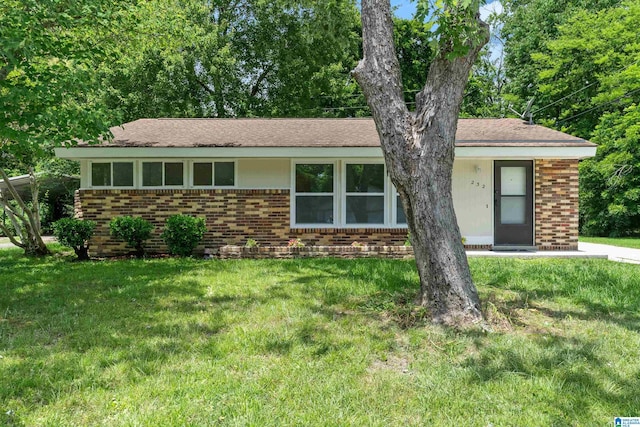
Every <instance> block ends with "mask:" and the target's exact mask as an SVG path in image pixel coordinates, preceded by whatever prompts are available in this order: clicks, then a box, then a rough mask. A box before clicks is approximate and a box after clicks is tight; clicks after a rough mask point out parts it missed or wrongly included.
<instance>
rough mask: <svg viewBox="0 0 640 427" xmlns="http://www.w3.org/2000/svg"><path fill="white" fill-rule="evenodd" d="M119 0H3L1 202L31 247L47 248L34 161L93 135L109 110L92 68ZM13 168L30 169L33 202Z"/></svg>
mask: <svg viewBox="0 0 640 427" xmlns="http://www.w3.org/2000/svg"><path fill="white" fill-rule="evenodd" d="M114 5H116V2H109V1H106V0H105V1H99V0H97V1H77V2H59V1H54V0H37V1H36V0H6V1H3V2H2V3H0V105H2V111H0V176H1V177H2V179H3V180H4V182H5V184H6V187H7V189H6V190H3V191H2V193H1V194H0V205H2V208H3V210H4V211H5V212H6V214H7V216H8V217H9V218H10V220H11V223H12V226H11V227H6V226H4V225H3V226H2V231H3V232H4V233H5V234H7V235H8V236H9V238H10V239H11V241H12V242H13V243H14V244H16V245H17V246H19V247H21V248H23V249H24V250H25V253H27V254H46V253H48V250H47V247H46V245H45V244H44V242H43V241H42V238H41V236H40V233H41V231H40V214H39V207H38V200H37V196H38V187H37V180H36V178H35V172H34V165H35V162H36V161H37V160H38V159H39V158H40V157H41V156H43V155H46V153H47V152H49V149H50V148H51V147H52V146H54V145H61V144H66V143H68V142H69V141H70V140H75V139H83V140H86V141H92V140H95V139H96V138H97V137H98V136H100V135H102V134H104V133H105V132H106V130H107V129H108V122H109V117H108V114H107V112H106V110H105V109H104V108H102V107H101V103H100V102H99V98H100V97H99V95H97V94H96V88H98V87H99V86H98V85H95V84H94V83H95V79H94V78H93V73H92V70H94V69H95V66H96V62H95V60H96V58H97V57H99V56H100V55H101V54H102V51H101V48H100V46H102V44H103V43H102V41H103V37H104V36H105V34H106V33H107V31H106V30H107V29H108V28H110V27H111V26H112V25H114V24H115V23H116V22H117V16H116V15H115V14H114V13H113V10H114ZM8 168H11V169H13V170H14V171H21V172H23V173H25V172H28V173H29V174H30V175H31V194H32V195H33V197H34V198H33V200H32V201H31V203H27V202H26V201H24V200H22V197H21V196H20V194H19V193H18V192H17V191H16V189H15V188H14V187H13V185H11V183H10V181H9V179H8V178H9V176H8V173H7V171H8Z"/></svg>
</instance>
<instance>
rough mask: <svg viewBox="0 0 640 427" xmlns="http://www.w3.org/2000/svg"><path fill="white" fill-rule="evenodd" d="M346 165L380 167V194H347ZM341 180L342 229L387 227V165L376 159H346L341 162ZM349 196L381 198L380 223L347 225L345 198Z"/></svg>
mask: <svg viewBox="0 0 640 427" xmlns="http://www.w3.org/2000/svg"><path fill="white" fill-rule="evenodd" d="M347 165H382V175H383V176H382V178H383V181H382V182H383V189H382V192H379V193H354V192H347ZM341 169H342V177H341V178H342V179H341V182H340V186H341V189H342V194H341V195H340V198H341V204H342V210H341V224H342V226H343V227H344V228H382V227H388V226H389V225H390V224H389V214H388V210H387V209H388V206H389V203H388V201H387V193H388V188H389V177H388V176H387V165H386V164H385V163H384V160H376V159H365V160H362V159H347V160H344V161H342V167H341ZM349 196H364V197H382V208H383V212H382V222H379V223H358V222H355V223H347V197H349Z"/></svg>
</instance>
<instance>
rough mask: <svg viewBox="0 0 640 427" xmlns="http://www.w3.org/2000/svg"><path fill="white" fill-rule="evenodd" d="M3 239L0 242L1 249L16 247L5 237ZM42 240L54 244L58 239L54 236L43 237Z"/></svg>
mask: <svg viewBox="0 0 640 427" xmlns="http://www.w3.org/2000/svg"><path fill="white" fill-rule="evenodd" d="M1 239H2V240H0V249H6V248H15V247H16V246H15V245H14V244H13V243H11V242H10V241H9V239H7V238H5V237H2V238H1ZM42 240H44V242H45V243H54V242H55V241H56V238H55V237H53V236H42Z"/></svg>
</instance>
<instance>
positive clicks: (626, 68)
mask: <svg viewBox="0 0 640 427" xmlns="http://www.w3.org/2000/svg"><path fill="white" fill-rule="evenodd" d="M638 64H640V59H638V60H637V61H636V62H634V63H633V64H629V65H627V66H626V67H624V68H622V67H621V68H620V69H619V70H618V71H616V72H617V73H622V72H624V71H627V70H628V69H629V68H631V67H632V66H634V65H638ZM598 82H599V81H598V80H596V81H595V82H593V83H590V84H588V85H586V86H583V87H582V88H580V89H578V90H576V91H574V92H571V93H570V94H569V95H567V96H565V97H563V98H560V99H558V100H557V101H554V102H552V103H551V104H547V105H545V106H544V107H540V108H538V109H537V110H536V111H533V112H532V113H531V114H535V113H537V112H539V111H542V110H546V109H547V108H549V107H552V106H554V105H556V104H557V103H559V102H562V101H564V100H565V99H567V98H570V97H572V96H573V95H575V94H577V93H580V92H582V91H583V90H587V89H589V88H590V87H591V86H593V85H595V84H596V83H598ZM564 120H567V119H564ZM564 120H563V121H564Z"/></svg>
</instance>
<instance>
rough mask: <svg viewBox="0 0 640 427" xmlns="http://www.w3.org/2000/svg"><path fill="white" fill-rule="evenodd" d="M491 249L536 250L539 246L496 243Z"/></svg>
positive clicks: (496, 250) (500, 250)
mask: <svg viewBox="0 0 640 427" xmlns="http://www.w3.org/2000/svg"><path fill="white" fill-rule="evenodd" d="M491 250H492V251H494V252H506V251H509V252H535V251H537V250H538V247H537V246H530V245H497V246H496V245H494V246H493V248H491Z"/></svg>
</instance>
